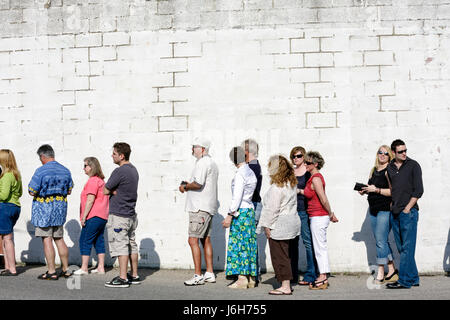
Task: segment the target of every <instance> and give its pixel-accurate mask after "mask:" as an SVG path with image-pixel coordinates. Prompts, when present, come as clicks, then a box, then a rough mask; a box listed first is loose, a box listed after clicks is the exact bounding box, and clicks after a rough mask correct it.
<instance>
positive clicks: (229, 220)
mask: <svg viewBox="0 0 450 320" xmlns="http://www.w3.org/2000/svg"><path fill="white" fill-rule="evenodd" d="M230 159H231V161H233V163H234V165H235V166H236V168H237V169H238V170H237V172H236V175H235V176H234V179H233V181H232V183H231V191H232V200H231V206H230V209H229V212H228V216H227V217H226V218H225V220H224V221H223V222H222V225H223V227H224V228H230V233H229V238H228V247H227V266H226V272H225V274H226V275H227V276H229V275H239V277H238V280H237V281H235V282H234V283H232V284H230V285H229V286H228V287H229V288H232V289H247V288H254V287H255V279H256V277H257V275H258V265H257V259H258V244H257V235H256V223H255V210H254V208H253V203H252V196H253V192H254V191H255V188H256V183H257V179H256V176H255V174H254V173H253V171H252V170H251V169H250V167H249V166H248V165H247V164H246V163H245V152H244V149H243V148H242V147H234V148H233V149H231V152H230Z"/></svg>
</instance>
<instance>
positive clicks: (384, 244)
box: [369, 211, 394, 265]
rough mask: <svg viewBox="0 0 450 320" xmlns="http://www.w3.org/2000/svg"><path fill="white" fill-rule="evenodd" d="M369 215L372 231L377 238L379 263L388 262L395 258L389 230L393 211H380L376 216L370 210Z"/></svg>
mask: <svg viewBox="0 0 450 320" xmlns="http://www.w3.org/2000/svg"><path fill="white" fill-rule="evenodd" d="M369 216H370V224H371V225H372V231H373V234H374V236H375V240H376V246H377V264H378V265H382V264H383V265H384V264H387V263H388V262H389V261H393V260H394V259H393V257H392V250H391V246H390V245H389V241H388V237H389V231H391V221H390V219H391V212H390V211H379V212H378V214H377V215H376V216H375V215H372V214H370V212H369Z"/></svg>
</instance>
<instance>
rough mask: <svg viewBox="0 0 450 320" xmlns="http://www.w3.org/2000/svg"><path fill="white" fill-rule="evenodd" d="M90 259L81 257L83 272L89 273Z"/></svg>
mask: <svg viewBox="0 0 450 320" xmlns="http://www.w3.org/2000/svg"><path fill="white" fill-rule="evenodd" d="M89 257H90V256H81V270H83V271H86V272H88V268H89Z"/></svg>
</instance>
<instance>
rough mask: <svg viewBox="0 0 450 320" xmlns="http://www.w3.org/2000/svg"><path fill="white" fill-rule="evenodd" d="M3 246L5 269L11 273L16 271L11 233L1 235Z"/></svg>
mask: <svg viewBox="0 0 450 320" xmlns="http://www.w3.org/2000/svg"><path fill="white" fill-rule="evenodd" d="M3 248H4V253H5V256H4V257H5V269H8V270H9V271H10V272H11V273H16V272H17V271H16V254H15V251H14V241H13V234H12V233H10V234H7V235H4V236H3Z"/></svg>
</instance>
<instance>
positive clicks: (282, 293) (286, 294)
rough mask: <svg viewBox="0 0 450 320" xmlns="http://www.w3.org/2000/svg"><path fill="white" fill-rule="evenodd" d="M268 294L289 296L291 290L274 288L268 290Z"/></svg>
mask: <svg viewBox="0 0 450 320" xmlns="http://www.w3.org/2000/svg"><path fill="white" fill-rule="evenodd" d="M269 294H270V295H272V296H291V295H292V292H289V293H286V292H283V291H281V290H278V289H275V290H272V291H269Z"/></svg>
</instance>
